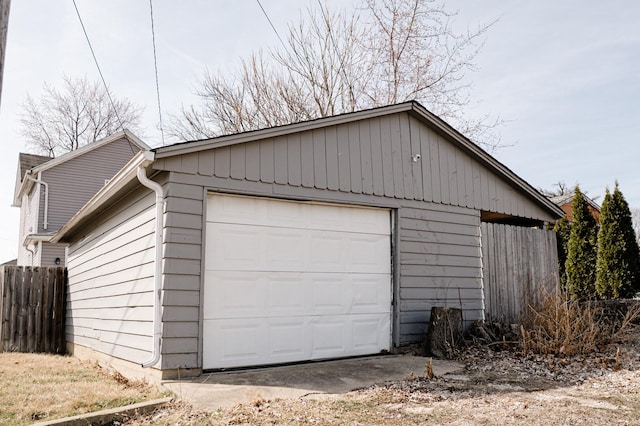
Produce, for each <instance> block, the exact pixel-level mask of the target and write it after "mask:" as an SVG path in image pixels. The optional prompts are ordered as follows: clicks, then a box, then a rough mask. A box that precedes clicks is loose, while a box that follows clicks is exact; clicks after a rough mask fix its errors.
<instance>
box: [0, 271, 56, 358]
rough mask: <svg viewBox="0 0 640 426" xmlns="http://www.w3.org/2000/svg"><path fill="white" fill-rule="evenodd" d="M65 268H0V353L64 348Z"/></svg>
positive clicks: (47, 350)
mask: <svg viewBox="0 0 640 426" xmlns="http://www.w3.org/2000/svg"><path fill="white" fill-rule="evenodd" d="M66 285H67V270H66V269H65V268H61V267H28V266H2V267H0V296H1V298H0V299H1V301H2V303H1V304H0V352H1V351H4V352H47V353H55V354H62V353H64V351H65V337H64V331H65V330H64V327H65V312H64V310H65V302H66V300H65V298H66Z"/></svg>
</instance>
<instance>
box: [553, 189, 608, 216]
mask: <svg viewBox="0 0 640 426" xmlns="http://www.w3.org/2000/svg"><path fill="white" fill-rule="evenodd" d="M574 196H575V192H569V193H567V194H563V195H556V196H555V197H550V198H549V199H550V200H551V201H553V202H554V203H555V204H557V205H558V206H564V205H565V204H569V203H571V202H573V197H574ZM582 197H583V198H584V199H585V200H586V201H587V203H588V204H589V205H590V206H591V207H593V208H594V209H595V210H596V211H598V212H600V206H599V205H598V203H596V202H595V201H593V200H592V199H591V198H589V197H587V196H586V195H585V194H582Z"/></svg>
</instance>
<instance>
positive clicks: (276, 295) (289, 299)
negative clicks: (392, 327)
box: [203, 271, 391, 319]
mask: <svg viewBox="0 0 640 426" xmlns="http://www.w3.org/2000/svg"><path fill="white" fill-rule="evenodd" d="M205 277H206V279H207V289H206V291H205V292H204V299H205V306H204V309H203V316H204V319H222V318H245V317H265V318H272V317H286V316H292V315H300V316H304V315H318V316H319V315H343V314H368V313H373V314H375V313H383V312H389V306H390V305H391V292H390V289H389V277H388V276H385V275H381V274H380V275H378V274H349V275H347V276H345V275H343V274H318V273H316V274H311V273H309V274H305V273H284V272H282V273H278V274H273V273H269V272H264V271H253V272H246V271H208V272H207V273H206V274H205Z"/></svg>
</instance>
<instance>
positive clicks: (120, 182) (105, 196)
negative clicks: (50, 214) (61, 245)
mask: <svg viewBox="0 0 640 426" xmlns="http://www.w3.org/2000/svg"><path fill="white" fill-rule="evenodd" d="M154 159H155V154H154V153H153V152H152V151H140V152H139V153H137V154H136V155H134V156H133V158H132V159H131V160H129V162H128V163H127V164H125V165H124V167H122V169H120V171H118V173H116V174H115V176H113V177H112V178H111V180H109V183H107V184H106V185H105V186H103V187H102V188H101V189H100V190H99V191H98V192H97V193H96V194H95V195H94V196H93V197H91V199H90V200H89V201H87V203H86V204H85V205H84V206H82V208H81V209H80V210H78V212H77V213H76V214H75V215H73V217H72V218H71V219H69V221H68V222H67V223H66V224H65V225H64V226H63V227H62V228H60V230H59V231H58V232H56V233H55V234H54V236H53V238H52V239H51V242H53V243H57V242H59V241H60V240H61V239H62V238H63V237H64V235H65V234H66V233H67V232H69V230H71V229H72V228H74V227H75V226H76V225H77V224H78V223H79V222H80V221H81V220H82V219H84V218H85V217H86V216H88V215H90V214H92V213H94V212H95V211H96V210H98V209H100V207H102V205H103V204H105V203H106V202H107V201H108V200H110V199H111V198H112V197H113V195H114V194H116V193H117V192H118V191H120V190H121V189H122V188H124V187H125V185H127V184H128V183H129V182H131V181H133V180H137V179H138V176H137V172H138V168H139V167H140V166H142V167H146V166H148V165H149V164H151V163H153V160H154Z"/></svg>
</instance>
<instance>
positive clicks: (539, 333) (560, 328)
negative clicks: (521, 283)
mask: <svg viewBox="0 0 640 426" xmlns="http://www.w3.org/2000/svg"><path fill="white" fill-rule="evenodd" d="M638 318H640V305H637V304H635V305H633V306H631V307H628V309H627V310H626V313H624V314H623V316H622V317H621V318H617V317H616V316H615V315H614V316H610V315H606V314H605V312H604V305H603V304H602V303H599V302H594V301H579V300H574V299H571V297H570V296H569V295H568V294H567V293H566V292H563V291H561V290H555V291H544V290H543V293H542V294H541V295H540V296H539V297H538V298H536V299H535V301H534V302H533V303H531V304H529V305H527V308H526V310H525V312H524V313H523V315H522V318H521V321H520V334H521V336H520V338H521V339H520V348H521V349H522V350H523V351H524V352H532V353H536V354H545V355H549V354H551V355H556V356H575V355H581V354H588V353H591V352H593V351H594V350H595V349H596V348H597V347H598V346H602V345H605V344H607V343H609V342H610V341H611V339H612V338H616V336H618V335H619V334H620V333H622V332H623V331H624V330H625V329H627V328H628V327H629V326H630V325H631V324H633V323H634V322H635V321H637V319H638Z"/></svg>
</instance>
